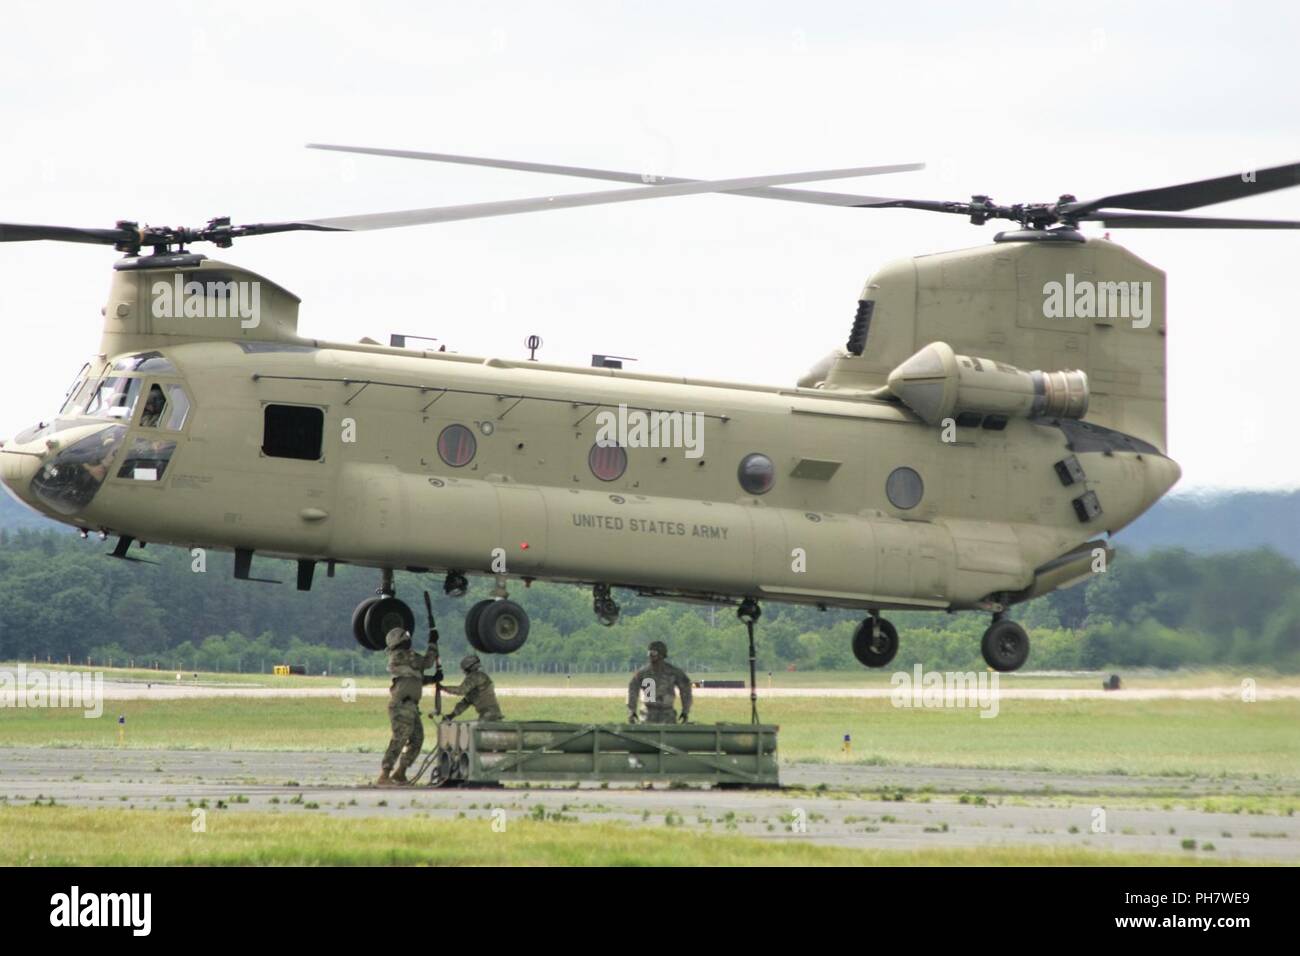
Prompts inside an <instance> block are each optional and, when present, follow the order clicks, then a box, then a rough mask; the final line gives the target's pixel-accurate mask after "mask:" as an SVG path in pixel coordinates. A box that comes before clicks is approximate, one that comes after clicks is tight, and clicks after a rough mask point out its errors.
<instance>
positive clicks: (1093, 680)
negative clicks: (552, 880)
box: [0, 659, 1300, 693]
mask: <svg viewBox="0 0 1300 956" xmlns="http://www.w3.org/2000/svg"><path fill="white" fill-rule="evenodd" d="M376 660H377V663H379V664H382V661H378V659H376ZM19 663H23V662H18V661H4V662H0V668H8V669H12V668H14V667H16V666H17V665H18V664H19ZM26 666H27V667H29V668H39V669H41V670H57V671H77V672H86V671H90V670H94V671H99V672H102V673H103V674H104V678H105V680H121V681H139V682H148V683H154V684H158V683H165V684H177V683H181V684H208V685H231V686H242V687H316V688H320V687H328V688H334V687H337V686H338V683H339V681H340V680H341V679H342V678H344V677H353V676H354V675H352V674H348V673H339V674H335V675H332V676H329V677H324V676H321V675H313V676H292V677H276V676H273V675H271V674H252V673H243V674H238V673H226V672H209V671H201V672H198V673H195V672H193V671H181V672H177V671H175V670H162V671H158V670H143V669H140V668H135V669H131V668H124V667H114V668H110V667H95V668H87V667H82V666H77V665H73V666H71V667H69V666H67V665H63V664H46V663H43V662H42V663H31V662H30V661H29V662H26ZM381 670H382V668H381ZM178 673H179V674H180V677H181V679H180V681H177V679H176V676H177V674H178ZM490 673H492V679H493V680H494V681H495V682H496V683H497V685H498V686H500V687H552V688H554V687H569V686H572V687H619V688H625V687H627V682H628V678H629V677H630V675H629V674H622V673H609V672H605V673H573V674H530V673H522V672H512V671H506V672H490ZM909 673H910V671H909ZM447 674H448V679H449V680H452V681H455V680H458V679H459V676H458V675H459V672H458V671H457V670H456V668H455V667H450V666H449V667H448V669H447ZM893 674H894V670H893V669H886V670H867V669H866V668H860V669H857V670H849V671H773V672H771V673H770V674H769V673H768V672H767V671H763V672H760V673H759V675H758V687H759V692H760V693H761V692H762V691H763V690H765V689H767V688H769V687H770V688H785V687H813V688H816V687H874V688H885V689H887V688H889V687H890V679H891V677H892V676H893ZM1105 676H1107V675H1104V674H1102V673H1100V672H1096V673H1093V672H1080V673H1068V674H1067V673H1038V672H1034V671H1028V672H1025V673H1020V674H1000V675H999V680H1000V681H1001V684H1002V687H1003V689H1006V690H1010V689H1013V688H1040V689H1048V690H1053V689H1061V688H1086V689H1088V690H1097V689H1100V686H1101V681H1102V679H1103V677H1105ZM1121 676H1122V677H1123V681H1124V686H1125V687H1128V688H1132V689H1135V690H1136V689H1144V688H1169V689H1179V688H1191V687H1233V686H1236V685H1239V684H1240V683H1241V681H1242V679H1243V678H1246V677H1249V678H1251V679H1253V680H1255V681H1256V683H1257V684H1258V686H1259V687H1261V688H1263V687H1269V686H1288V687H1295V686H1297V685H1300V675H1296V674H1275V673H1270V672H1261V671H1260V670H1259V669H1258V668H1252V669H1250V670H1242V671H1232V670H1186V671H1158V670H1135V671H1125V672H1124V673H1123V674H1122V675H1121ZM692 677H693V678H694V679H695V680H701V679H706V680H743V681H745V682H746V684H748V682H749V674H748V673H747V672H746V673H742V672H740V671H734V672H733V671H720V672H716V673H696V674H693V675H692ZM355 679H356V682H357V686H358V687H387V686H388V678H387V677H386V676H384V677H369V676H365V675H355Z"/></svg>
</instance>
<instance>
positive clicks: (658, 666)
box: [627, 660, 691, 724]
mask: <svg viewBox="0 0 1300 956" xmlns="http://www.w3.org/2000/svg"><path fill="white" fill-rule="evenodd" d="M645 681H653V682H654V685H653V687H650V686H646V690H647V691H650V693H651V695H652V696H651V697H650V698H649V699H647V700H646V705H645V720H646V723H648V724H673V723H676V722H677V711H676V710H674V708H673V704H674V701H675V699H676V696H677V691H679V690H680V691H681V695H682V716H683V717H685V716H686V715H687V714H689V713H690V712H691V679H690V678H689V677H687V676H686V672H685V671H684V670H682V669H681V668H679V667H674V666H673V665H672V664H669V663H668V662H667V661H666V660H660V661H658V662H656V663H653V664H647V665H646V666H645V667H643V668H641V669H640V670H639V671H637V672H636V673H635V674H633V675H632V681H631V683H629V684H628V685H627V709H628V710H629V711H631V712H633V713H635V712H636V705H637V701H638V700H640V699H641V688H642V685H643V683H644V682H645Z"/></svg>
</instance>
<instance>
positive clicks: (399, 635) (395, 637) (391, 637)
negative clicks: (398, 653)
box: [384, 627, 411, 651]
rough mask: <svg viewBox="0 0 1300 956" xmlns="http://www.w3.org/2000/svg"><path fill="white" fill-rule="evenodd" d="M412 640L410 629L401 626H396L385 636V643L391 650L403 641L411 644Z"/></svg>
mask: <svg viewBox="0 0 1300 956" xmlns="http://www.w3.org/2000/svg"><path fill="white" fill-rule="evenodd" d="M410 641H411V632H410V631H407V630H404V629H402V628H400V627H395V628H393V629H392V630H391V631H389V632H388V636H387V637H385V638H384V645H385V646H386V647H387V648H388V649H389V650H390V651H391V650H392V649H393V648H395V647H397V646H398V645H400V644H403V643H408V644H409V643H410Z"/></svg>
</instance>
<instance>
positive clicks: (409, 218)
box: [264, 166, 902, 232]
mask: <svg viewBox="0 0 1300 956" xmlns="http://www.w3.org/2000/svg"><path fill="white" fill-rule="evenodd" d="M901 168H902V167H898V166H883V167H882V166H858V167H853V168H848V169H824V170H818V171H816V172H808V173H782V174H779V175H774V176H747V177H743V178H740V179H717V180H704V181H693V182H685V183H670V184H666V185H660V186H640V187H637V188H635V189H611V190H603V191H601V192H592V193H569V194H565V195H560V196H539V197H537V198H533V199H507V200H503V201H500V202H485V203H471V204H469V205H465V206H435V207H432V208H429V209H403V210H397V211H395V212H380V213H364V214H362V215H356V216H331V217H328V218H324V219H303V220H296V221H295V223H296V224H297V225H298V226H299V227H300V228H303V227H316V228H323V229H343V230H348V231H353V232H359V231H362V230H368V229H395V228H398V227H401V226H418V225H424V224H428V223H434V222H455V221H458V220H462V219H482V218H485V217H488V216H511V215H517V214H519V213H525V212H541V211H542V210H546V209H573V208H577V207H581V206H601V205H606V204H609V203H620V202H636V201H638V200H642V199H666V198H669V197H672V196H691V195H695V194H698V193H711V192H729V191H732V190H737V189H741V190H743V189H754V188H757V187H760V186H774V185H779V184H783V183H804V182H813V181H816V180H822V179H850V178H853V177H855V176H874V175H878V174H880V173H882V172H898V171H900V169H901ZM286 225H289V224H285V223H267V224H264V228H265V229H266V230H268V231H269V230H270V229H272V228H275V227H277V226H286Z"/></svg>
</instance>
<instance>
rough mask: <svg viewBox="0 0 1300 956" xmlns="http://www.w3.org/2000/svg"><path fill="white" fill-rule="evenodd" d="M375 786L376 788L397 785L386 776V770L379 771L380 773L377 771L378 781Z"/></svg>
mask: <svg viewBox="0 0 1300 956" xmlns="http://www.w3.org/2000/svg"><path fill="white" fill-rule="evenodd" d="M403 779H405V778H403ZM375 786H376V787H395V786H397V784H396V783H394V782H393V778H392V777H390V776H389V775H388V771H387V770H380V771H379V779H378V780H376V781H375Z"/></svg>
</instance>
